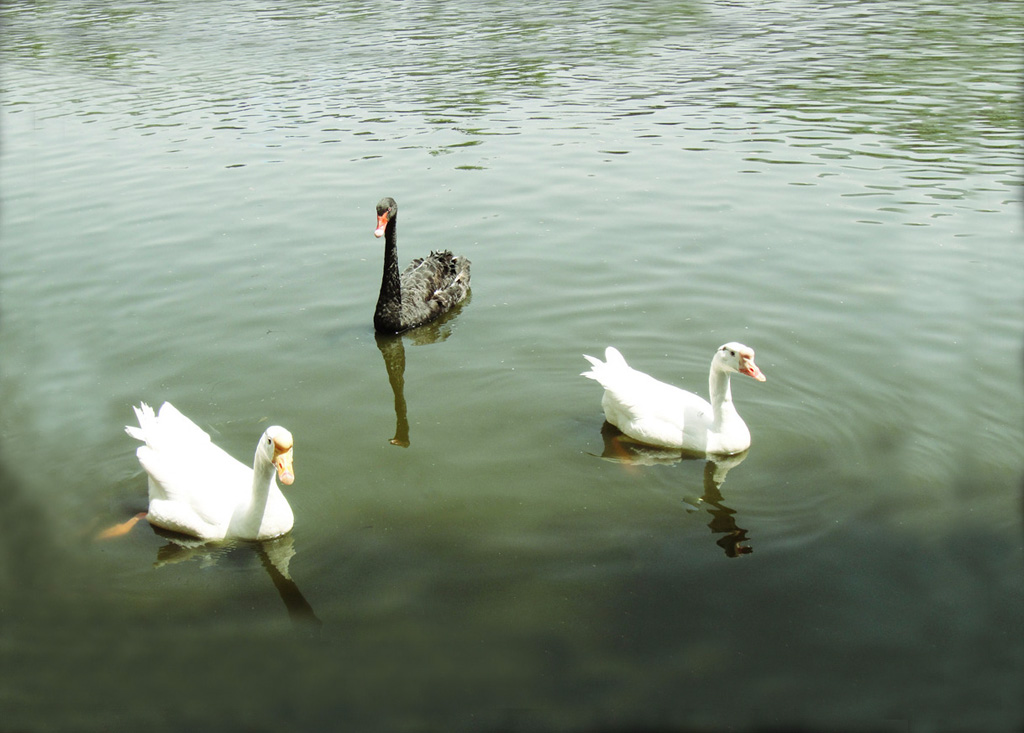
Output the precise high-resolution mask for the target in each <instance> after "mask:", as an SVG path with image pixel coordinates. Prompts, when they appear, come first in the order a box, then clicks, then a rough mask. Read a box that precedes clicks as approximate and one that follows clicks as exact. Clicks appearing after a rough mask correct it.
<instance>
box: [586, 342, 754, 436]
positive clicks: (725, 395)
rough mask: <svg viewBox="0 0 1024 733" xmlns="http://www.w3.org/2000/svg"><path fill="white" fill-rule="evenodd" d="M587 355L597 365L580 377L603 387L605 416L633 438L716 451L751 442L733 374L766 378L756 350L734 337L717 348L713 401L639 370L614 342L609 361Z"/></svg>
mask: <svg viewBox="0 0 1024 733" xmlns="http://www.w3.org/2000/svg"><path fill="white" fill-rule="evenodd" d="M583 356H584V358H585V359H586V360H587V361H589V362H590V363H591V364H592V365H593V368H591V369H590V371H586V372H583V374H582V376H584V377H588V378H590V379H593V380H595V381H597V382H600V384H601V386H602V387H604V398H603V399H602V400H601V406H602V407H603V408H604V415H605V418H606V419H607V420H608V422H610V423H611V424H612V425H614V426H615V427H617V428H618V429H619V430H621V431H622V432H623V433H625V434H626V435H628V436H629V437H630V438H633V439H634V440H636V441H639V442H641V443H646V444H648V445H656V446H662V447H665V448H679V449H682V450H687V451H698V452H702V453H711V454H717V455H731V454H733V453H740V452H741V451H744V450H746V449H747V448H749V447H750V431H749V430H748V429H747V425H746V423H744V422H743V419H742V418H741V417H740V415H739V413H738V412H736V408H735V407H734V406H733V404H732V388H731V386H730V383H729V376H730V375H731V374H732V373H733V372H736V373H738V374H745V375H747V376H748V377H753V378H754V379H756V380H757V381H759V382H763V381H765V376H764V375H763V374H762V373H761V370H760V369H758V368H757V365H756V364H754V350H753V349H751V348H749V347H747V346H744V345H743V344H739V343H736V342H735V341H733V342H730V343H728V344H725V345H724V346H722V347H720V348H719V349H718V351H717V352H715V356H714V358H713V359H712V360H711V375H710V377H709V378H708V382H709V387H710V391H711V402H710V403H709V402H708V401H707V400H705V399H704V398H702V397H698V396H697V395H695V394H693V393H692V392H686V391H685V390H682V389H679V388H678V387H673V386H672V385H670V384H665V383H664V382H659V381H658V380H656V379H655V378H654V377H651V376H649V375H647V374H644V373H643V372H638V371H637V370H636V369H633V368H632V367H631V366H629V364H627V363H626V360H625V359H624V358H623V357H622V354H620V353H619V351H618V349H616V348H615V347H613V346H609V347H608V348H607V349H606V350H605V361H601V360H600V359H595V358H594V357H592V356H587V355H586V354H584V355H583Z"/></svg>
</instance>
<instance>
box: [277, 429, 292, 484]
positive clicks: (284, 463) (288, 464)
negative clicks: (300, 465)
mask: <svg viewBox="0 0 1024 733" xmlns="http://www.w3.org/2000/svg"><path fill="white" fill-rule="evenodd" d="M287 435H288V437H287V438H286V439H284V440H282V439H280V438H277V439H275V440H274V466H276V467H277V476H278V478H280V479H281V483H282V484H284V485H285V486H290V485H291V483H292V481H294V480H295V469H294V468H293V467H292V442H291V439H292V436H291V435H290V434H287Z"/></svg>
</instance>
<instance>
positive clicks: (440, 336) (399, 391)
mask: <svg viewBox="0 0 1024 733" xmlns="http://www.w3.org/2000/svg"><path fill="white" fill-rule="evenodd" d="M472 299H473V291H472V290H470V291H469V292H468V293H467V294H466V297H465V299H464V300H463V301H462V302H461V303H459V304H458V305H457V306H455V307H454V308H452V309H451V310H450V311H448V312H447V313H445V314H444V315H443V316H441V317H440V318H438V319H437V320H434V321H431V322H430V323H426V324H424V325H422V326H419V327H417V328H413V329H411V330H409V331H404V332H402V333H399V334H381V333H376V334H374V337H375V339H376V341H377V348H378V349H380V355H381V356H382V357H383V358H384V367H385V369H387V372H388V382H389V383H390V384H391V391H392V392H393V393H394V395H395V436H394V437H393V438H391V440H389V441H388V442H389V443H391V445H397V446H401V447H402V448H408V447H409V445H410V439H409V415H408V409H407V407H406V402H405V341H406V339H408V340H409V342H410V343H411V344H412V345H413V346H425V345H428V344H436V343H440V342H442V341H447V340H448V338H449V337H451V335H452V331H453V324H452V321H453V320H454V319H455V317H456V316H457V315H458V314H459V313H460V312H461V311H462V309H463V307H465V306H466V305H468V304H469V302H470V301H471V300H472Z"/></svg>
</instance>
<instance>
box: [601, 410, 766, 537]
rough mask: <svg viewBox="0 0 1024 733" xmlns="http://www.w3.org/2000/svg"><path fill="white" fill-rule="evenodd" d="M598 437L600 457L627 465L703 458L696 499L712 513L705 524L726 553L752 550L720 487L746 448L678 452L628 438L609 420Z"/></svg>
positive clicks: (744, 531)
mask: <svg viewBox="0 0 1024 733" xmlns="http://www.w3.org/2000/svg"><path fill="white" fill-rule="evenodd" d="M601 437H602V438H603V439H604V452H603V453H602V454H601V457H602V458H607V459H609V460H614V461H617V462H620V463H623V464H626V465H630V466H653V465H657V464H673V463H678V462H680V461H693V460H701V459H705V460H706V461H707V463H705V464H704V493H703V494H702V495H701V497H700V499H699V500H698V501H699V502H701V503H703V504H705V505H707V507H708V510H707V511H708V514H710V515H711V521H710V522H708V527H709V528H710V529H711V532H712V533H713V534H719V535H722V536H721V537H719V538H718V539H717V540H716V541H715V544H717V545H718V546H719V547H721V548H722V550H723V551H724V552H725V554H726V556H727V557H739V556H740V555H749V554H750V553H751V552H753V551H754V549H753V548H752V547H751V546H750V545H748V544H744V543H746V542H748V538H747V530H745V529H744V528H743V527H740V526H739V525H737V524H736V518H735V514H736V510H735V509H731V508H730V507H728V506H726V505H725V502H724V499H723V497H722V491H721V487H722V484H723V483H725V476H726V474H728V473H729V471H730V470H732V469H733V468H735V467H736V466H738V465H739V464H740V463H742V462H743V460H744V459H745V458H746V457H747V454H748V453H749V451H743V452H742V453H737V454H736V455H732V456H716V457H715V458H710V457H707V456H703V455H699V454H692V453H681V452H680V451H678V450H671V449H667V448H656V447H653V446H649V445H643V444H640V443H636V442H634V441H632V440H630V439H629V438H628V437H626V436H625V435H623V434H622V432H620V431H619V429H618V428H616V427H615V426H614V425H612V424H611V423H608V422H606V423H604V425H603V426H602V427H601ZM690 511H694V510H690Z"/></svg>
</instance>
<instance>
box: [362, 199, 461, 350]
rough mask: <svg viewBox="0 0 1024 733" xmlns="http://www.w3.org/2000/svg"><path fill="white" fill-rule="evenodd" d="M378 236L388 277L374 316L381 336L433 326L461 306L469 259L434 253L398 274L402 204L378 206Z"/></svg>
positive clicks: (387, 202)
mask: <svg viewBox="0 0 1024 733" xmlns="http://www.w3.org/2000/svg"><path fill="white" fill-rule="evenodd" d="M374 236H376V237H381V236H383V237H384V274H383V277H382V278H381V284H380V296H379V297H378V298H377V308H376V310H375V311H374V313H373V327H374V328H375V329H376V330H377V331H378V332H379V333H401V332H402V331H407V330H409V329H410V328H415V327H416V326H421V325H423V324H424V323H429V322H430V321H432V320H434V319H435V318H437V317H438V316H440V315H442V314H444V313H447V312H448V311H450V310H451V309H452V308H453V307H455V306H456V305H458V304H459V303H461V302H462V301H463V300H464V299H465V297H466V293H467V292H468V291H469V265H470V263H469V260H467V259H466V258H465V257H462V256H460V255H453V254H452V253H451V252H450V251H448V250H441V251H437V252H431V253H430V255H429V256H427V257H420V258H417V259H415V260H413V261H412V262H411V263H410V264H409V266H408V267H406V268H405V270H404V271H403V272H402V273H401V274H399V271H398V204H397V203H396V202H395V200H394V199H393V198H391V197H390V196H389V197H385V198H383V199H381V200H380V202H379V203H378V204H377V228H376V230H374Z"/></svg>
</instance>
